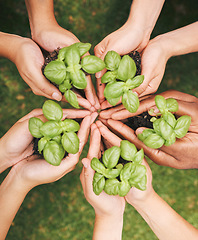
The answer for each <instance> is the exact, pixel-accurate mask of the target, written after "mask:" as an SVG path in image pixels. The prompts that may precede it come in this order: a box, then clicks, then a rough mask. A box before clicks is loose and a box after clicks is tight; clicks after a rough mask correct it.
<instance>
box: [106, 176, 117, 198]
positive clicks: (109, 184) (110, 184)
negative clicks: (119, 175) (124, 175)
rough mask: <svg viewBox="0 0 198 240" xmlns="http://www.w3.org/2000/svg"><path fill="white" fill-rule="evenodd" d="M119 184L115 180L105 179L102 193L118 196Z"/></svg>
mask: <svg viewBox="0 0 198 240" xmlns="http://www.w3.org/2000/svg"><path fill="white" fill-rule="evenodd" d="M119 185H120V182H119V181H118V180H117V179H107V180H106V181H105V187H104V191H105V192H106V193H107V194H109V195H118V192H119Z"/></svg>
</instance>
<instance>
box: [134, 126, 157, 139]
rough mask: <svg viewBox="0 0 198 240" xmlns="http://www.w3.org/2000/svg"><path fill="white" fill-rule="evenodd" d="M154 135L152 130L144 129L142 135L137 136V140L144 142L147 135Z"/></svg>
mask: <svg viewBox="0 0 198 240" xmlns="http://www.w3.org/2000/svg"><path fill="white" fill-rule="evenodd" d="M153 133H155V131H154V130H153V129H149V128H148V129H144V130H143V132H142V133H140V134H138V139H139V140H140V141H142V142H143V141H144V140H145V139H146V138H147V137H148V136H149V135H151V134H153Z"/></svg>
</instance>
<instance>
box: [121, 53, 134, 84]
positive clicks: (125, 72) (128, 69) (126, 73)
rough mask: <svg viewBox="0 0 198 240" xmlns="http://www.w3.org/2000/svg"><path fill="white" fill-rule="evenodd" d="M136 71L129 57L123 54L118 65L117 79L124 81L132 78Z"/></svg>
mask: <svg viewBox="0 0 198 240" xmlns="http://www.w3.org/2000/svg"><path fill="white" fill-rule="evenodd" d="M135 73H136V65H135V62H134V61H133V59H132V58H131V57H129V56H128V55H125V56H123V57H122V59H121V61H120V64H119V67H118V79H120V80H123V81H126V80H128V79H129V78H133V77H134V76H135Z"/></svg>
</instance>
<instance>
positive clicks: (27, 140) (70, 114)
mask: <svg viewBox="0 0 198 240" xmlns="http://www.w3.org/2000/svg"><path fill="white" fill-rule="evenodd" d="M90 114H91V113H90V111H88V110H78V111H76V110H74V109H63V119H65V118H66V117H67V118H84V117H86V116H89V115H90ZM96 115H97V113H94V114H92V115H91V116H96ZM31 117H38V118H40V119H42V120H43V121H46V119H45V118H44V116H43V115H42V109H35V110H33V111H32V112H30V113H29V114H27V115H26V116H24V117H23V118H21V119H20V120H19V121H18V122H16V123H15V124H14V125H13V126H12V127H11V128H10V130H9V131H8V132H7V133H6V134H5V135H4V136H3V137H2V138H1V139H0V151H1V156H0V172H3V171H4V170H6V169H7V168H8V167H11V166H13V165H14V164H16V163H17V162H19V161H21V160H22V159H24V158H26V157H28V156H30V155H31V154H32V153H33V144H32V140H33V137H32V135H31V134H30V132H29V129H28V122H29V119H30V118H31Z"/></svg>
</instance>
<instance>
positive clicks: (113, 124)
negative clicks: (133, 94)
mask: <svg viewBox="0 0 198 240" xmlns="http://www.w3.org/2000/svg"><path fill="white" fill-rule="evenodd" d="M160 95H162V96H163V97H165V98H175V99H176V100H177V101H178V104H179V110H178V111H177V112H176V113H175V114H176V115H177V116H182V115H189V116H191V125H190V128H189V132H188V133H187V134H186V136H185V137H183V138H181V139H177V140H176V142H175V143H174V144H173V145H171V146H168V147H167V146H163V147H161V148H160V149H151V148H149V147H147V146H145V145H144V143H142V142H141V141H140V140H138V138H137V134H139V133H141V132H142V131H143V129H144V128H139V129H137V130H136V132H134V131H133V130H132V129H131V128H130V127H128V126H126V125H125V124H124V123H123V122H121V121H116V120H123V119H126V118H128V117H133V116H135V115H139V114H141V113H143V112H147V111H148V110H149V109H151V108H152V109H154V111H155V112H156V113H157V109H156V107H155V100H154V98H155V96H151V97H148V98H146V99H144V100H142V101H141V102H140V107H139V109H138V111H137V112H136V113H134V114H132V113H129V112H128V111H127V110H121V111H117V112H114V113H113V114H111V117H112V119H109V120H107V124H108V126H109V127H110V128H111V129H112V130H113V131H115V132H116V133H117V134H119V135H120V136H122V137H123V138H126V139H127V140H129V141H131V142H133V143H134V144H135V145H136V146H137V147H138V148H143V149H144V152H145V154H146V155H147V156H148V157H149V158H150V159H151V160H153V161H154V162H155V163H157V164H159V165H163V166H169V167H173V168H177V169H191V168H198V158H197V154H196V149H197V146H198V121H197V116H198V99H197V98H196V97H194V96H191V95H189V94H185V93H181V92H178V91H175V90H170V91H166V92H164V93H162V94H160ZM106 114H107V112H106ZM114 119H115V120H114Z"/></svg>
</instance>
